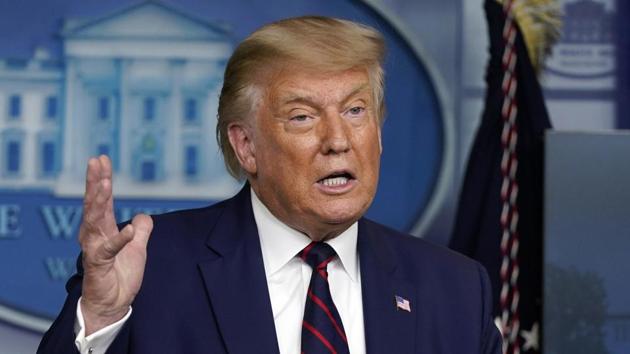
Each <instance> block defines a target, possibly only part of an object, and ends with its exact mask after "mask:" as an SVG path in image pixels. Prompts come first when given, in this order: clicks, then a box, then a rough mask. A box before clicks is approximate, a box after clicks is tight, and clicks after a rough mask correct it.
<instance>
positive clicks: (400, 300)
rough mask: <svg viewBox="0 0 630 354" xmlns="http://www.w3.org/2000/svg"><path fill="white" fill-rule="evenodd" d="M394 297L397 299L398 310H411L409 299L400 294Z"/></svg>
mask: <svg viewBox="0 0 630 354" xmlns="http://www.w3.org/2000/svg"><path fill="white" fill-rule="evenodd" d="M394 298H395V299H396V310H401V311H407V312H411V304H410V303H409V300H407V299H405V298H404V297H402V296H398V295H395V296H394Z"/></svg>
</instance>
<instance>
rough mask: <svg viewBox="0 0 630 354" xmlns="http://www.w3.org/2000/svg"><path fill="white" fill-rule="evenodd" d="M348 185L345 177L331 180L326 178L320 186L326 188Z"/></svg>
mask: <svg viewBox="0 0 630 354" xmlns="http://www.w3.org/2000/svg"><path fill="white" fill-rule="evenodd" d="M346 183H348V178H347V177H333V178H326V179H325V180H323V181H322V184H323V185H325V186H327V187H332V186H341V185H344V184H346Z"/></svg>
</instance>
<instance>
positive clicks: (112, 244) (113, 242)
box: [102, 224, 135, 259]
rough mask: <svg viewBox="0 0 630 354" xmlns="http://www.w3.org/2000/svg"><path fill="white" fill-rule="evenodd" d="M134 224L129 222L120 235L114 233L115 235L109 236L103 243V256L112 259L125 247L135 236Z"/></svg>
mask: <svg viewBox="0 0 630 354" xmlns="http://www.w3.org/2000/svg"><path fill="white" fill-rule="evenodd" d="M134 232H135V230H134V226H133V225H132V224H128V225H127V226H125V227H124V228H123V229H122V230H120V232H119V233H118V235H114V236H113V237H108V238H107V239H106V240H105V242H104V243H103V247H102V252H103V254H102V256H103V258H104V259H112V258H114V257H116V255H117V254H118V252H120V250H122V249H123V247H125V245H127V244H128V243H129V242H130V241H131V240H133V238H134Z"/></svg>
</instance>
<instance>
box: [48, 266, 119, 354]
mask: <svg viewBox="0 0 630 354" xmlns="http://www.w3.org/2000/svg"><path fill="white" fill-rule="evenodd" d="M81 257H82V256H81V255H79V258H78V259H77V273H76V274H74V275H73V276H72V277H70V279H69V280H68V282H67V283H66V291H67V292H68V296H67V297H66V301H65V303H64V305H63V308H62V309H61V312H60V313H59V316H57V319H55V321H54V322H53V324H52V325H51V326H50V328H49V329H48V331H46V333H45V334H44V337H43V338H42V341H41V342H40V343H39V347H38V348H37V354H59V353H64V354H80V353H79V351H78V349H77V347H76V345H75V339H76V334H75V333H74V325H75V321H76V318H77V317H76V316H77V304H78V301H79V298H80V297H81V284H82V283H83V265H82V262H81ZM127 322H129V321H127ZM128 327H129V326H128V325H126V324H125V325H123V327H122V329H121V331H120V332H119V333H118V336H117V337H116V339H115V340H114V342H113V343H112V345H110V347H109V349H108V351H107V353H126V352H127V350H126V348H127V345H126V342H127V339H128V336H129V333H128V331H129V329H128Z"/></svg>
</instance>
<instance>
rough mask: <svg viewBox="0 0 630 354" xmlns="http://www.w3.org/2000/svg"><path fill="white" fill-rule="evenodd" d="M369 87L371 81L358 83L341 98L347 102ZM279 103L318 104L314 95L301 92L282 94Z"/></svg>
mask: <svg viewBox="0 0 630 354" xmlns="http://www.w3.org/2000/svg"><path fill="white" fill-rule="evenodd" d="M369 87H370V84H369V83H363V84H361V85H358V86H357V87H355V88H354V89H353V90H352V91H350V93H348V94H347V95H346V96H345V97H344V98H343V99H342V100H341V102H344V103H345V102H346V101H348V99H350V98H352V97H353V96H355V95H357V94H358V93H360V92H362V91H364V90H365V89H367V88H369ZM278 103H279V104H280V105H285V104H291V103H302V104H305V105H308V106H316V105H317V102H316V99H315V98H314V97H313V96H310V95H301V94H299V93H289V94H287V95H284V96H281V97H279V99H278Z"/></svg>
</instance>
